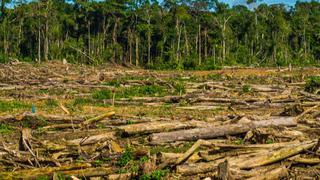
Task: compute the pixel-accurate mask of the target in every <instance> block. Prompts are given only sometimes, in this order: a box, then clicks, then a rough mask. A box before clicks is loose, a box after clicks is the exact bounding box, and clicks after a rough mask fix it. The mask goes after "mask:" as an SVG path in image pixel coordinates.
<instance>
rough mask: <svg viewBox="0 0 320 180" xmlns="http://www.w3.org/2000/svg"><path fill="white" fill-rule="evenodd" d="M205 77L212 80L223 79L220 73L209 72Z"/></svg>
mask: <svg viewBox="0 0 320 180" xmlns="http://www.w3.org/2000/svg"><path fill="white" fill-rule="evenodd" d="M207 79H209V80H214V81H218V80H223V75H222V74H209V75H208V76H207Z"/></svg>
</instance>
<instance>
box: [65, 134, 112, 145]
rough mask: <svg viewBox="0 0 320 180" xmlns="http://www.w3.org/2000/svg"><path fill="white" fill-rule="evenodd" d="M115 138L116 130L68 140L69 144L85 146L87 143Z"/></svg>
mask: <svg viewBox="0 0 320 180" xmlns="http://www.w3.org/2000/svg"><path fill="white" fill-rule="evenodd" d="M113 139H116V137H115V133H114V132H107V133H103V134H99V135H94V136H87V137H84V138H79V139H74V140H70V141H68V144H70V145H81V146H85V145H90V144H95V143H98V142H103V141H106V140H113Z"/></svg>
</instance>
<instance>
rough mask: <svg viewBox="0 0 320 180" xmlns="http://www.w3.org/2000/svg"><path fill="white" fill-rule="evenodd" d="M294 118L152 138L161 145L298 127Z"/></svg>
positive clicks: (160, 134) (253, 122)
mask: <svg viewBox="0 0 320 180" xmlns="http://www.w3.org/2000/svg"><path fill="white" fill-rule="evenodd" d="M296 125H297V122H296V121H295V120H294V118H291V117H289V118H285V117H278V118H273V119H271V120H264V121H251V122H249V123H238V124H231V125H223V126H217V127H215V128H212V127H209V128H195V129H189V130H180V131H173V132H163V133H158V134H153V135H151V136H150V141H151V143H152V144H160V143H166V142H175V141H190V140H198V139H210V138H215V137H219V136H226V135H236V134H241V133H245V132H248V131H250V130H252V129H255V128H259V127H268V126H296Z"/></svg>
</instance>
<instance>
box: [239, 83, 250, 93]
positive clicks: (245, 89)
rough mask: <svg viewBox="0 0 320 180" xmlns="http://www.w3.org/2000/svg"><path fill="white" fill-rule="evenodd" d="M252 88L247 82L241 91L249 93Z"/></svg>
mask: <svg viewBox="0 0 320 180" xmlns="http://www.w3.org/2000/svg"><path fill="white" fill-rule="evenodd" d="M251 90H252V88H251V86H250V85H248V84H246V85H243V86H242V90H241V93H249V92H251Z"/></svg>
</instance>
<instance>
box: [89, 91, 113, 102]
mask: <svg viewBox="0 0 320 180" xmlns="http://www.w3.org/2000/svg"><path fill="white" fill-rule="evenodd" d="M92 98H93V99H98V100H103V99H111V98H112V92H111V90H109V89H103V90H98V91H94V92H93V93H92Z"/></svg>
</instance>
